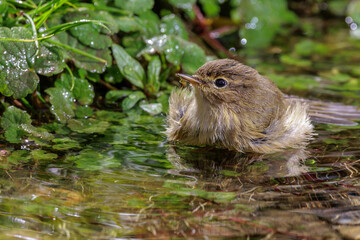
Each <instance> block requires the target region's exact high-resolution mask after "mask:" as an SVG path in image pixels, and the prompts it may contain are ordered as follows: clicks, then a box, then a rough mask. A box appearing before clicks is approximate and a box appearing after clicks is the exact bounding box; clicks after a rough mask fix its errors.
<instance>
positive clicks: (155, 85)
mask: <svg viewBox="0 0 360 240" xmlns="http://www.w3.org/2000/svg"><path fill="white" fill-rule="evenodd" d="M147 72H148V74H147V75H148V86H147V89H148V91H149V92H150V93H156V92H158V91H159V89H160V72H161V61H160V58H159V57H158V56H153V57H152V58H151V60H150V62H149V65H148V68H147Z"/></svg>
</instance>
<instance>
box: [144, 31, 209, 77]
mask: <svg viewBox="0 0 360 240" xmlns="http://www.w3.org/2000/svg"><path fill="white" fill-rule="evenodd" d="M146 43H147V47H146V48H145V49H143V50H142V51H141V52H140V53H139V54H138V55H142V54H145V53H148V54H153V53H154V52H158V53H163V54H165V56H166V60H167V61H169V62H170V63H173V64H175V65H180V64H182V66H183V68H184V70H185V71H186V72H187V73H191V74H193V73H194V72H195V71H196V70H197V69H198V68H199V67H200V66H202V65H203V64H204V63H205V62H206V55H205V52H204V50H202V49H201V48H200V47H199V46H197V45H196V44H194V43H191V42H189V41H187V40H184V39H182V38H180V37H177V36H169V35H161V36H156V37H153V38H151V39H148V40H147V41H146Z"/></svg>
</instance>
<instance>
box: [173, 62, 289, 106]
mask: <svg viewBox="0 0 360 240" xmlns="http://www.w3.org/2000/svg"><path fill="white" fill-rule="evenodd" d="M177 76H178V77H180V78H181V79H182V80H185V81H187V82H189V83H190V84H191V85H192V86H193V87H194V89H195V95H196V97H198V98H205V99H206V100H208V102H209V103H210V104H212V105H218V104H223V103H226V104H232V105H233V104H235V106H237V107H239V108H244V109H252V108H256V107H261V106H262V107H264V106H268V105H273V104H276V103H275V102H276V99H278V98H282V93H281V92H280V90H279V89H278V88H277V87H276V86H275V84H274V83H273V82H272V81H271V80H269V79H267V78H265V77H263V76H261V75H260V74H259V73H258V72H257V71H256V70H255V69H253V68H251V67H248V66H246V65H243V64H241V63H240V62H238V61H235V60H230V59H220V60H214V61H210V62H208V63H206V64H204V65H203V66H202V67H200V68H199V69H198V70H197V71H196V73H195V74H194V75H192V76H190V75H185V74H177ZM262 107H261V108H262Z"/></svg>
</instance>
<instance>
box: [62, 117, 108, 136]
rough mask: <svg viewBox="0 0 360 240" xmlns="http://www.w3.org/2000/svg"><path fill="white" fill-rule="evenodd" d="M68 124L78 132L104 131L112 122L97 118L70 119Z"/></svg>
mask: <svg viewBox="0 0 360 240" xmlns="http://www.w3.org/2000/svg"><path fill="white" fill-rule="evenodd" d="M67 126H68V127H69V128H70V129H71V130H73V131H75V132H78V133H103V132H105V131H106V129H107V128H108V127H109V126H110V124H109V123H108V122H105V121H99V120H95V119H79V120H77V119H70V120H69V121H68V125H67Z"/></svg>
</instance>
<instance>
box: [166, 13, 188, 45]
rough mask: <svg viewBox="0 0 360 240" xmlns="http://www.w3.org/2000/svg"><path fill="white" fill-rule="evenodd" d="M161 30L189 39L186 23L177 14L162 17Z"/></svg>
mask: <svg viewBox="0 0 360 240" xmlns="http://www.w3.org/2000/svg"><path fill="white" fill-rule="evenodd" d="M161 21H162V23H161V24H160V32H161V33H163V34H168V35H176V36H179V37H181V38H183V39H185V40H188V39H189V36H188V34H187V31H186V28H185V25H184V23H183V22H182V21H181V19H180V18H178V17H177V16H176V15H175V14H169V15H166V16H165V17H163V18H162V19H161Z"/></svg>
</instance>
